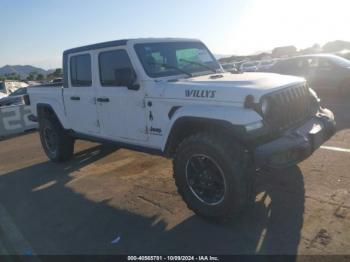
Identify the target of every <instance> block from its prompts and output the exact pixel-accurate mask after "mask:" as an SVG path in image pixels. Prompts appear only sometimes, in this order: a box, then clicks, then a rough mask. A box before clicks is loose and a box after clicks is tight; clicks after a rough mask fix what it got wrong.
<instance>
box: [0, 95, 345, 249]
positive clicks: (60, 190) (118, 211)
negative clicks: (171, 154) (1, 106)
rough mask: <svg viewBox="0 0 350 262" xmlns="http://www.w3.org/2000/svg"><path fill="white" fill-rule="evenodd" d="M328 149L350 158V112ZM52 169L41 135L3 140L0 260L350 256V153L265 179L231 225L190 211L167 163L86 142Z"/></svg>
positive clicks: (319, 154) (319, 156) (318, 158)
mask: <svg viewBox="0 0 350 262" xmlns="http://www.w3.org/2000/svg"><path fill="white" fill-rule="evenodd" d="M324 103H325V104H326V105H327V107H329V108H331V109H332V110H334V112H335V114H336V118H337V122H338V132H337V134H336V135H335V136H334V137H333V138H332V139H331V140H329V141H328V142H327V143H326V146H329V147H341V148H343V149H350V103H349V101H340V100H339V99H329V100H327V101H325V102H324ZM76 145H77V146H76V153H75V158H74V159H73V160H71V161H70V162H68V163H64V164H54V163H51V162H50V161H48V159H47V158H46V156H45V155H44V153H43V151H42V149H41V145H40V141H39V138H38V134H37V133H36V132H34V133H29V134H25V135H22V136H18V137H14V138H10V139H6V140H3V141H0V207H1V209H0V211H1V212H0V213H1V214H2V216H1V217H2V218H1V219H0V221H1V224H0V253H3V254H6V253H18V252H20V253H23V254H32V253H35V254H179V253H181V254H211V255H215V254H350V197H349V192H350V172H349V170H350V151H349V152H347V151H346V150H345V151H335V150H332V149H329V148H328V149H325V148H324V149H319V150H317V151H316V152H315V153H314V154H313V155H312V156H311V157H310V158H309V159H307V160H306V161H304V162H302V163H300V164H299V165H298V166H295V167H293V168H289V169H284V170H269V171H263V172H260V174H259V176H258V186H257V197H256V201H255V204H254V205H253V206H251V207H250V208H249V209H248V210H247V212H246V213H245V214H244V215H243V216H242V217H241V218H240V219H238V220H236V221H232V222H231V223H230V224H228V225H216V224H211V223H209V222H207V221H205V220H203V219H201V218H199V217H197V216H195V215H194V214H193V213H192V212H191V211H190V210H188V209H187V208H186V205H185V204H184V203H183V202H182V200H181V198H180V196H179V195H178V194H177V191H176V188H175V184H174V181H173V178H172V166H171V162H170V161H169V160H166V159H163V158H160V157H156V156H150V155H146V154H142V153H137V152H133V151H128V150H124V149H117V148H115V147H110V146H102V145H99V144H93V143H89V142H84V141H78V142H77V144H76Z"/></svg>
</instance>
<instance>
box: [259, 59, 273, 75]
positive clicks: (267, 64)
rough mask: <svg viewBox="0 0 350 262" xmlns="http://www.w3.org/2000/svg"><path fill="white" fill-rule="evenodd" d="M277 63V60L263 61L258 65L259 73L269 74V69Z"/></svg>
mask: <svg viewBox="0 0 350 262" xmlns="http://www.w3.org/2000/svg"><path fill="white" fill-rule="evenodd" d="M275 63H276V61H275V60H261V61H260V62H259V64H258V66H257V67H258V68H257V71H259V72H268V71H269V69H270V68H271V67H272V66H273V65H274V64H275Z"/></svg>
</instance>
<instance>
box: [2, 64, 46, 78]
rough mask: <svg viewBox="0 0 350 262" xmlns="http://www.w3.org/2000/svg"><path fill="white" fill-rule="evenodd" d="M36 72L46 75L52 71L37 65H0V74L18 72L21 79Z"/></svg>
mask: <svg viewBox="0 0 350 262" xmlns="http://www.w3.org/2000/svg"><path fill="white" fill-rule="evenodd" d="M32 72H36V73H37V74H42V75H47V74H49V73H52V70H45V69H42V68H39V67H35V66H31V65H13V66H11V65H5V66H3V67H0V76H4V75H9V74H12V73H14V74H18V75H20V76H21V79H25V78H27V76H28V75H29V74H30V73H32Z"/></svg>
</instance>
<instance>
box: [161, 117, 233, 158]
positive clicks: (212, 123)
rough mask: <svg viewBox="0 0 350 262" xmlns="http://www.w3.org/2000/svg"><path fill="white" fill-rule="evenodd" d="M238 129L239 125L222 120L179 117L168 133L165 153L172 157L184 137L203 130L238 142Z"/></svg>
mask: <svg viewBox="0 0 350 262" xmlns="http://www.w3.org/2000/svg"><path fill="white" fill-rule="evenodd" d="M238 129H239V126H234V125H232V124H231V123H229V122H227V121H224V120H216V119H207V118H197V117H184V118H180V119H178V120H176V122H175V123H174V125H173V127H172V130H171V132H170V134H169V137H168V140H167V143H166V147H165V155H166V156H168V157H173V155H174V153H175V152H176V148H177V146H178V145H179V144H180V143H181V142H182V141H183V140H184V139H185V138H186V137H188V136H190V135H193V134H196V133H199V132H204V131H206V132H212V133H216V134H220V135H224V136H227V137H230V138H231V139H233V140H235V141H237V142H239V140H238V133H237V131H238Z"/></svg>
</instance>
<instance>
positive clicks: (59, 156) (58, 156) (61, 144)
mask: <svg viewBox="0 0 350 262" xmlns="http://www.w3.org/2000/svg"><path fill="white" fill-rule="evenodd" d="M39 134H40V140H41V144H42V146H43V148H44V151H45V153H46V155H47V156H48V158H49V159H50V160H51V161H53V162H63V161H67V160H69V159H70V158H72V156H73V153H74V139H73V138H72V137H71V136H69V135H68V134H67V133H66V132H65V130H64V129H63V128H62V127H61V125H60V123H59V122H58V120H57V119H56V118H54V117H50V118H43V119H41V120H40V122H39Z"/></svg>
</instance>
